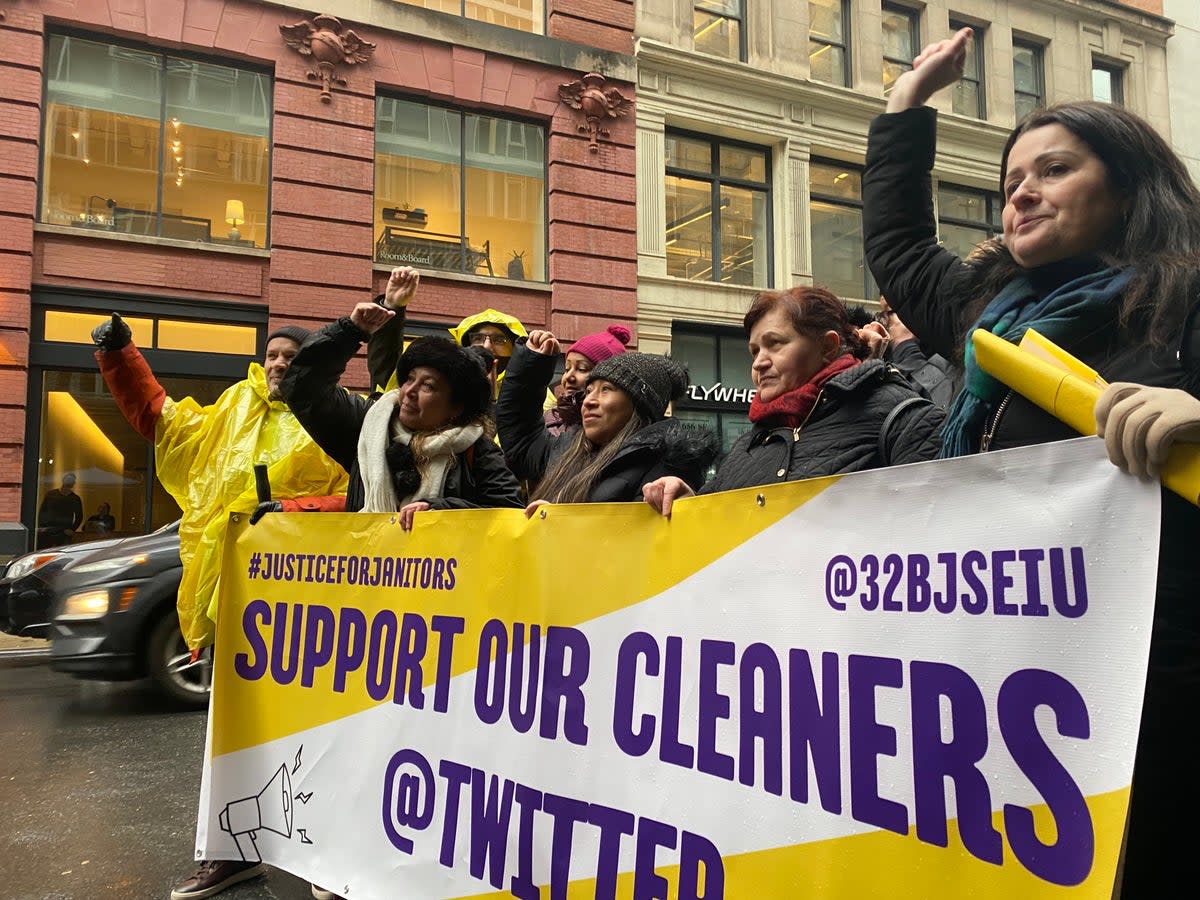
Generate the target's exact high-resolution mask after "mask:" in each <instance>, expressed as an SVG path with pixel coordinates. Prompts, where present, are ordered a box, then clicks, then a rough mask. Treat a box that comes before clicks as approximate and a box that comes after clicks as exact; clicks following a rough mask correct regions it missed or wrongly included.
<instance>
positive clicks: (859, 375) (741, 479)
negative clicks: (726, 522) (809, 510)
mask: <svg viewBox="0 0 1200 900" xmlns="http://www.w3.org/2000/svg"><path fill="white" fill-rule="evenodd" d="M901 404H904V406H903V407H901ZM893 412H895V415H894V416H893V417H892V418H891V420H890V421H888V417H889V415H891V414H892V413H893ZM945 418H946V414H945V412H944V411H943V410H941V409H939V408H938V407H936V406H934V405H933V404H932V403H930V402H929V401H928V400H926V399H924V398H923V397H921V396H920V395H919V394H917V392H916V391H914V390H913V388H912V385H910V384H909V382H908V379H906V378H905V377H904V376H903V375H902V374H901V373H900V372H899V371H898V370H896V369H894V368H892V367H891V366H888V365H886V364H885V363H882V362H880V361H879V360H869V361H867V362H864V363H863V364H862V365H859V366H855V367H854V368H853V369H848V370H846V371H845V372H839V373H838V374H837V375H835V376H834V377H833V378H831V379H829V381H827V382H826V383H825V387H824V388H823V389H822V391H821V394H820V396H819V397H818V398H817V403H816V405H815V406H814V407H813V410H812V412H811V413H810V414H809V417H808V419H807V420H806V421H805V423H804V424H803V425H802V426H800V427H799V428H796V429H792V428H764V427H762V426H758V425H756V426H755V427H754V428H752V429H751V430H750V431H747V432H746V433H745V434H743V435H742V436H741V437H739V438H738V439H737V442H736V443H735V444H734V445H733V449H732V450H730V451H729V455H728V456H726V457H725V459H724V460H723V461H722V462H721V467H720V468H719V469H718V470H717V474H716V475H714V476H713V478H712V480H710V481H709V482H708V484H706V485H704V488H703V489H702V490H701V492H700V493H702V494H710V493H712V492H713V491H732V490H736V489H737V488H745V487H754V486H756V485H760V484H778V483H779V482H782V481H797V480H799V479H802V478H818V477H820V476H822V475H840V474H843V473H846V472H860V471H862V470H864V469H874V468H879V467H881V466H887V465H899V464H901V463H909V462H921V461H923V460H927V459H933V458H934V457H935V456H936V455H937V452H938V449H939V448H940V447H941V435H940V432H941V427H942V422H943V421H944V420H945ZM885 421H887V423H888V424H887V431H886V434H883V435H882V439H881V433H882V432H883V429H884V422H885Z"/></svg>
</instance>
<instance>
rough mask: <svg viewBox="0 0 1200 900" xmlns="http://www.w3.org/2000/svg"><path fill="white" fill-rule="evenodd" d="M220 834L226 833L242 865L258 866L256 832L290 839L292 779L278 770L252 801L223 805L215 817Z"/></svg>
mask: <svg viewBox="0 0 1200 900" xmlns="http://www.w3.org/2000/svg"><path fill="white" fill-rule="evenodd" d="M217 821H218V822H219V823H220V825H221V830H222V831H227V832H229V834H230V835H231V836H232V837H233V842H234V843H235V844H237V848H238V852H239V853H241V854H242V859H244V860H245V861H246V862H256V863H259V862H262V855H261V854H260V853H259V852H258V843H257V840H256V835H257V832H258V830H259V829H260V828H265V829H267V831H273V832H275V833H276V834H281V835H283V836H284V837H285V838H290V837H291V836H292V778H291V776H290V775H288V770H287V766H280V767H279V770H278V771H277V772H276V773H275V774H274V775H273V776H272V777H271V780H270V781H268V782H267V786H266V787H264V788H263V789H262V790H261V791H259V792H258V793H257V794H255V795H254V796H253V797H243V798H242V799H241V800H232V801H230V802H229V803H227V804H225V808H224V809H223V810H221V814H220V815H219V816H218V817H217Z"/></svg>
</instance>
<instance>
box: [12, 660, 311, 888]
mask: <svg viewBox="0 0 1200 900" xmlns="http://www.w3.org/2000/svg"><path fill="white" fill-rule="evenodd" d="M204 726H205V713H204V712H190V711H181V710H180V709H178V708H177V707H172V706H171V705H169V704H168V703H167V702H165V701H164V700H162V699H161V698H160V697H159V696H158V695H157V694H156V693H155V692H154V691H153V690H152V689H151V688H150V687H149V686H148V685H145V684H142V683H138V682H133V683H130V684H106V683H102V682H88V681H80V680H77V679H74V678H72V677H70V676H68V675H61V674H59V673H57V672H53V671H51V670H50V668H49V666H47V665H44V664H38V665H28V664H16V663H14V662H12V661H10V660H6V659H3V658H0V897H3V898H5V900H71V898H79V900H82V898H110V897H111V898H117V897H121V898H138V900H140V898H159V900H166V898H167V897H169V895H170V891H171V888H172V886H173V885H174V884H176V883H177V882H178V881H181V880H182V879H183V878H185V877H186V876H187V875H189V874H190V873H191V872H192V870H193V868H194V865H193V864H192V862H191V859H192V856H193V854H194V845H193V841H194V837H195V823H196V803H197V796H198V794H199V790H200V769H201V763H202V758H203V747H204ZM220 896H221V897H223V898H229V900H252V898H253V900H258V898H278V900H302V898H311V894H310V892H309V888H308V885H307V884H306V883H303V882H301V881H300V880H299V879H297V878H294V877H293V876H291V875H288V874H286V873H283V872H277V871H272V872H271V873H270V874H269V875H268V876H267V877H266V878H265V879H257V880H255V881H252V882H249V883H243V884H240V885H237V886H235V887H233V888H230V889H229V890H228V891H226V892H225V893H223V894H221V895H220Z"/></svg>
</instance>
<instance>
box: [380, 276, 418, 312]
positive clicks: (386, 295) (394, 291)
mask: <svg viewBox="0 0 1200 900" xmlns="http://www.w3.org/2000/svg"><path fill="white" fill-rule="evenodd" d="M420 283H421V273H420V272H419V271H417V270H416V269H414V268H413V267H412V266H400V267H399V268H396V269H392V274H391V276H390V277H389V278H388V283H387V287H386V288H384V291H383V305H384V306H386V307H387V308H388V309H400V308H402V307H405V306H408V302H409V301H410V300H412V298H413V297H415V296H416V294H417V286H418V285H419V284H420Z"/></svg>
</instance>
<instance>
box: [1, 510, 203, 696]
mask: <svg viewBox="0 0 1200 900" xmlns="http://www.w3.org/2000/svg"><path fill="white" fill-rule="evenodd" d="M51 553H54V554H57V555H55V556H54V558H52V559H48V560H43V561H40V562H39V561H38V560H37V559H33V560H30V557H35V558H36V557H44V556H47V555H49V554H51ZM14 570H15V575H16V577H15V578H14V577H12V575H13V574H14ZM182 573H183V568H182V564H181V563H180V560H179V523H178V522H172V523H171V524H170V525H166V526H164V527H163V528H160V529H159V530H158V531H155V532H153V533H152V534H147V535H140V536H138V537H133V538H125V539H122V540H108V541H96V542H94V543H90V544H76V545H71V546H69V547H55V548H53V549H52V550H47V551H43V552H41V553H37V554H28V555H27V556H23V557H20V558H18V559H15V560H13V561H12V563H10V564H9V567H8V570H7V572H6V573H5V579H4V580H7V581H9V582H10V584H9V598H8V604H7V606H8V627H7V628H5V630H7V631H11V632H13V633H16V634H39V633H40V634H41V635H42V636H44V637H48V638H49V639H50V665H51V667H52V668H54V669H56V670H57V671H60V672H68V673H70V674H72V675H76V676H78V677H81V678H98V679H102V680H105V681H122V680H128V679H134V678H143V677H147V676H148V677H149V678H150V679H151V680H152V681H153V682H154V683H155V685H156V686H157V687H158V688H160V689H161V690H162V691H163V692H164V693H166V694H167V695H168V696H169V697H172V698H173V699H175V700H177V701H179V702H181V703H185V704H188V705H191V706H203V705H205V704H206V703H208V693H209V687H210V685H211V666H210V663H209V660H208V659H207V658H200V659H197V660H192V658H191V653H190V651H189V650H188V647H187V644H186V643H185V642H184V639H183V635H182V634H181V633H180V631H179V618H178V615H177V613H176V611H175V600H176V594H177V593H178V590H179V580H180V576H181V575H182ZM0 584H2V582H0ZM0 590H2V588H0ZM3 607H4V603H3V601H2V600H0V627H4V624H5V623H4V620H3Z"/></svg>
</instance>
